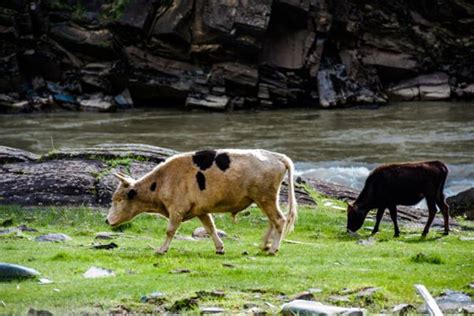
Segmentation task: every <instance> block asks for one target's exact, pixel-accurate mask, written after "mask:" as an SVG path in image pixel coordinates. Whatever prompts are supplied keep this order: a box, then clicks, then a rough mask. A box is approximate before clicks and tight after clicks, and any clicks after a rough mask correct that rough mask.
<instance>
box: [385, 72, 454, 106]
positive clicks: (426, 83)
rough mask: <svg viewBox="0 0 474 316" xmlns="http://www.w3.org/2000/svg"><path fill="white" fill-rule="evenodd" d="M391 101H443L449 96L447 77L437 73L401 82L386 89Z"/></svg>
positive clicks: (449, 89) (449, 88)
mask: <svg viewBox="0 0 474 316" xmlns="http://www.w3.org/2000/svg"><path fill="white" fill-rule="evenodd" d="M386 92H387V94H388V95H389V97H390V98H391V99H392V100H401V101H411V100H422V101H430V100H445V99H448V98H449V97H450V96H451V87H450V85H449V77H448V75H446V74H445V73H442V72H438V73H432V74H428V75H421V76H417V77H415V78H413V79H410V80H405V81H402V82H400V83H398V84H395V85H393V86H391V87H390V88H388V89H387V91H386Z"/></svg>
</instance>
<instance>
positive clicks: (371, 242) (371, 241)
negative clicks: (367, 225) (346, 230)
mask: <svg viewBox="0 0 474 316" xmlns="http://www.w3.org/2000/svg"><path fill="white" fill-rule="evenodd" d="M371 230H372V228H371ZM357 243H358V244H359V245H362V246H372V245H374V244H375V238H373V237H369V238H367V239H359V240H358V241H357Z"/></svg>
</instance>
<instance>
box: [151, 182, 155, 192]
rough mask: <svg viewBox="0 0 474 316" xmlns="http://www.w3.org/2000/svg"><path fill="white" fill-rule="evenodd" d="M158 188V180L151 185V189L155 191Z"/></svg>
mask: <svg viewBox="0 0 474 316" xmlns="http://www.w3.org/2000/svg"><path fill="white" fill-rule="evenodd" d="M155 189H156V182H153V183H152V184H151V185H150V191H155Z"/></svg>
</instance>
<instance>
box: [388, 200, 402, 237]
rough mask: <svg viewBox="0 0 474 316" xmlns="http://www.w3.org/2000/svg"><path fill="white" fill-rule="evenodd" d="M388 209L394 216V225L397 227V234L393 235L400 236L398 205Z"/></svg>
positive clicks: (391, 215) (392, 216)
mask: <svg viewBox="0 0 474 316" xmlns="http://www.w3.org/2000/svg"><path fill="white" fill-rule="evenodd" d="M388 209H389V211H390V217H391V218H392V222H393V227H394V229H395V234H394V235H393V236H394V237H399V236H400V229H399V228H398V222H397V206H390V207H389V208H388Z"/></svg>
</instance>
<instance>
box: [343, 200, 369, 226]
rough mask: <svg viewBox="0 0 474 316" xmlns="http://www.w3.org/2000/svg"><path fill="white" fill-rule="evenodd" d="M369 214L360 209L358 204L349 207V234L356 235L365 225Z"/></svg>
mask: <svg viewBox="0 0 474 316" xmlns="http://www.w3.org/2000/svg"><path fill="white" fill-rule="evenodd" d="M366 215H367V212H365V211H364V210H362V209H360V208H359V207H358V206H357V205H356V204H349V205H347V232H353V233H355V232H356V231H357V230H359V228H361V227H362V225H363V224H364V220H365V216H366Z"/></svg>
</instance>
